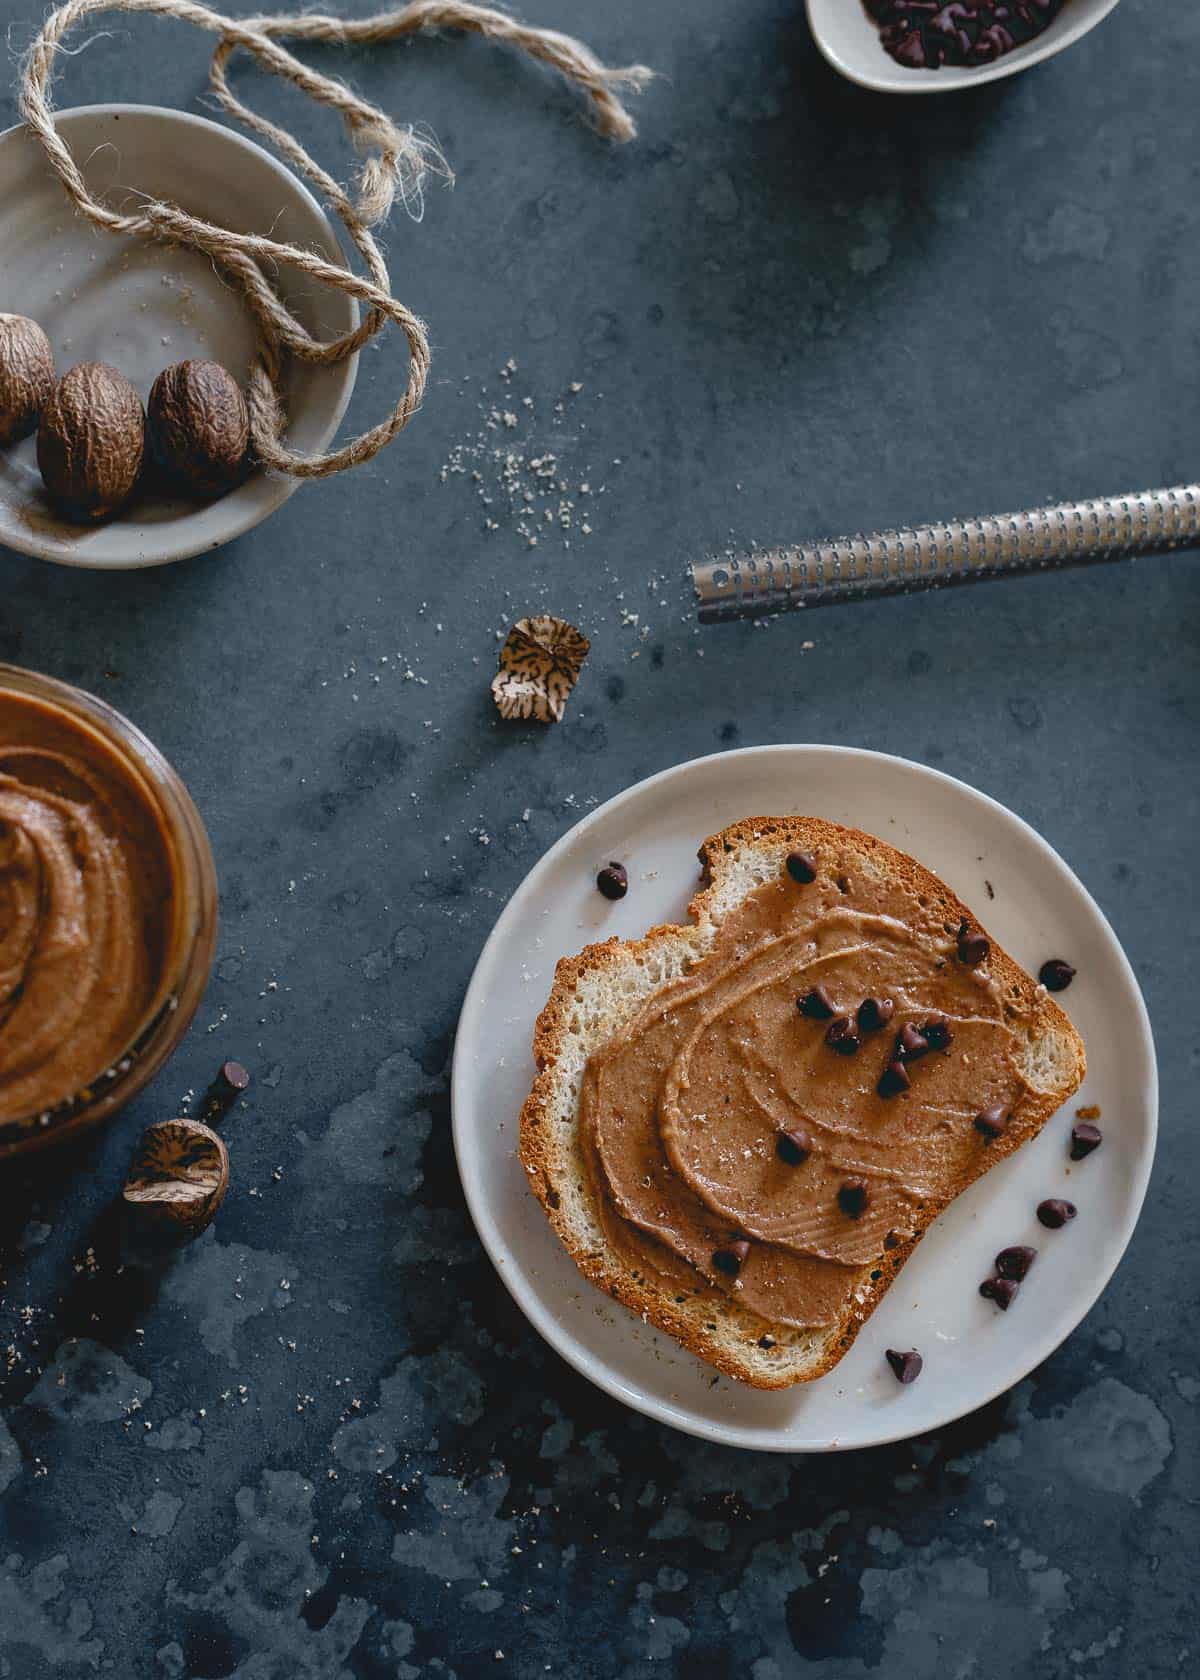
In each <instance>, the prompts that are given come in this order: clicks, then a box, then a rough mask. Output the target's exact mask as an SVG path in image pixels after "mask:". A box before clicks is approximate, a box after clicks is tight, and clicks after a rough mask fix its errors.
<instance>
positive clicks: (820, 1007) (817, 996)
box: [796, 986, 837, 1021]
mask: <svg viewBox="0 0 1200 1680" xmlns="http://www.w3.org/2000/svg"><path fill="white" fill-rule="evenodd" d="M796 1008H797V1009H798V1010H799V1011H800V1013H801V1015H807V1016H808V1018H809V1020H810V1021H828V1019H829V1017H830V1016H831V1015H836V1014H837V1004H836V1003H834V1001H833V999H832V998H831V997H830V995H829V993H828V992H827V991H826V990H825V988H824V986H814V987H813V989H812V991H811V992H805V994H804V996H803V997H799V998H797V999H796Z"/></svg>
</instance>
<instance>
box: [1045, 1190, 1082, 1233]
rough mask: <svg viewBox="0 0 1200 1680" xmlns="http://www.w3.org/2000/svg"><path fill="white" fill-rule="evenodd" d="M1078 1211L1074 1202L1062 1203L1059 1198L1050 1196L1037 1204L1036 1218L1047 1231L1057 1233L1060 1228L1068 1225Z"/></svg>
mask: <svg viewBox="0 0 1200 1680" xmlns="http://www.w3.org/2000/svg"><path fill="white" fill-rule="evenodd" d="M1078 1211H1079V1210H1078V1208H1077V1207H1076V1206H1075V1203H1074V1202H1064V1201H1063V1199H1062V1198H1061V1196H1050V1197H1048V1198H1047V1200H1046V1201H1044V1202H1039V1203H1038V1207H1037V1216H1038V1218H1039V1219H1040V1220H1041V1222H1042V1224H1043V1225H1045V1226H1046V1228H1047V1230H1050V1231H1057V1230H1059V1228H1060V1227H1061V1226H1063V1225H1069V1224H1070V1222H1071V1220H1072V1219H1074V1217H1075V1215H1076V1213H1078Z"/></svg>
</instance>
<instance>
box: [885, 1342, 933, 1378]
mask: <svg viewBox="0 0 1200 1680" xmlns="http://www.w3.org/2000/svg"><path fill="white" fill-rule="evenodd" d="M884 1357H885V1358H886V1360H887V1362H888V1364H889V1365H890V1366H891V1367H892V1371H893V1373H894V1374H895V1378H896V1381H897V1382H901V1383H910V1382H916V1380H917V1378H918V1377H919V1376H920V1375H921V1369H922V1367H923V1366H924V1364H925V1361H924V1360H923V1359H922V1358H921V1355H920V1354H919V1353H918V1352H917V1350H916V1348H909V1350H908V1352H907V1353H901V1351H900V1350H899V1348H888V1349H886V1351H885V1354H884Z"/></svg>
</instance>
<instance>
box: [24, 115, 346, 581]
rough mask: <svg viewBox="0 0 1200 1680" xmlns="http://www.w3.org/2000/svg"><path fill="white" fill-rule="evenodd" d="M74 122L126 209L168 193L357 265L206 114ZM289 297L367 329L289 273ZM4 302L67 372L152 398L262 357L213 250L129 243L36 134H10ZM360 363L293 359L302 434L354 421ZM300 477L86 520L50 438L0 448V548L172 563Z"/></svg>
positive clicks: (320, 221) (300, 196)
mask: <svg viewBox="0 0 1200 1680" xmlns="http://www.w3.org/2000/svg"><path fill="white" fill-rule="evenodd" d="M57 127H58V129H59V132H60V133H61V134H62V136H63V138H64V139H65V140H66V141H67V143H68V144H69V145H70V147H71V149H72V151H73V153H74V155H75V158H76V160H77V162H78V163H79V165H80V167H81V168H82V169H83V173H84V178H85V179H86V181H87V183H88V185H89V187H90V188H91V190H92V191H93V193H96V194H100V193H103V194H104V195H105V196H106V197H107V199H108V201H109V202H110V203H112V204H114V205H117V206H120V205H121V204H122V203H126V202H129V203H132V202H134V201H136V199H137V198H138V197H140V196H142V195H151V196H155V197H159V198H164V199H169V200H171V201H172V202H174V203H176V204H179V205H182V207H183V208H184V209H185V210H191V211H193V212H195V213H196V214H197V215H200V216H204V217H206V218H208V219H209V220H211V221H215V222H221V223H222V224H223V225H224V226H226V227H231V228H234V229H235V230H237V231H239V232H259V233H261V232H263V231H264V230H265V231H269V232H270V233H271V234H272V235H273V236H274V237H275V238H277V239H280V240H285V241H288V242H289V243H292V244H296V245H303V246H307V247H309V248H310V249H312V250H315V251H319V252H320V253H321V254H322V255H323V256H325V257H328V258H329V259H331V260H332V261H335V262H339V263H340V262H344V260H345V259H344V257H343V255H342V251H341V248H340V246H339V244H338V241H337V236H336V235H335V233H334V231H333V228H332V226H331V224H330V221H329V218H328V217H327V216H326V214H325V212H324V211H323V210H322V209H321V206H320V205H319V204H318V203H317V201H316V199H315V198H314V197H313V196H312V194H311V193H310V192H309V191H308V189H307V188H306V187H305V186H303V185H302V184H301V182H300V181H298V180H297V179H296V177H295V176H294V175H293V174H292V173H291V172H290V171H289V170H287V169H285V168H284V167H283V165H282V164H281V163H277V162H276V160H275V159H274V158H272V157H271V156H269V154H268V153H266V152H264V151H263V149H262V148H261V146H256V145H255V144H254V143H253V142H252V141H250V140H246V139H244V138H243V137H242V136H241V135H239V134H234V133H233V132H232V131H231V130H230V129H227V128H222V127H220V126H219V125H218V124H217V123H213V122H209V121H207V119H206V118H204V117H194V116H190V115H188V114H186V113H184V112H181V111H166V110H160V109H159V108H158V107H157V106H153V105H85V106H80V107H78V108H77V109H75V110H70V111H64V112H62V113H61V115H60V116H59V117H58V118H57ZM281 283H282V288H283V292H284V296H285V297H286V298H287V301H288V303H289V304H290V306H291V308H292V309H293V310H294V312H295V314H296V315H297V317H298V318H299V319H300V320H301V321H303V323H304V325H305V326H306V327H307V328H308V330H309V331H310V332H311V333H312V334H313V335H314V337H317V338H322V339H328V338H332V337H335V336H336V335H338V334H340V333H344V332H347V331H350V330H351V329H352V328H353V327H354V326H355V325H356V323H357V320H358V309H357V305H356V304H355V303H354V301H353V299H351V298H348V297H346V296H345V294H343V293H340V292H338V293H335V292H332V291H329V290H328V289H326V288H324V287H318V286H314V285H313V284H312V282H311V281H309V280H307V279H305V278H304V277H303V276H301V275H299V274H298V273H295V272H293V273H291V274H289V273H288V272H287V271H284V272H283V273H282V275H281ZM0 309H3V310H6V311H7V312H8V313H10V314H14V315H29V316H31V317H32V318H33V319H34V320H35V321H38V322H39V323H40V324H41V326H42V327H43V328H44V330H45V331H46V333H47V334H48V336H49V338H50V342H51V344H52V345H53V347H54V356H55V363H56V365H57V368H58V371H59V373H60V374H63V373H65V372H66V370H67V369H68V368H69V367H71V366H72V365H73V364H74V363H75V362H87V361H102V362H111V363H112V364H113V366H114V367H117V368H119V369H120V370H121V372H122V373H123V374H124V375H125V376H126V378H127V379H129V380H131V381H132V383H133V384H134V386H135V387H136V388H137V390H138V393H139V394H140V396H141V398H142V400H143V402H144V401H145V399H146V397H147V395H148V393H149V390H150V386H151V385H152V384H153V382H154V379H155V377H156V376H157V375H158V374H159V373H160V372H161V371H162V369H163V368H165V367H169V366H170V365H171V363H172V362H180V361H183V360H184V359H185V358H186V357H188V356H197V357H204V358H207V359H209V360H212V361H216V362H221V363H222V364H223V365H224V366H225V367H227V368H228V369H229V371H230V372H231V373H232V374H233V375H234V376H235V378H237V379H238V380H239V381H241V382H243V383H244V381H245V376H246V372H247V370H248V369H249V367H250V364H251V362H252V360H253V358H254V355H255V346H256V338H255V332H254V328H253V324H252V322H251V320H250V317H249V314H248V313H247V311H246V309H245V306H244V305H243V304H242V303H241V301H240V300H239V298H238V297H237V295H236V294H235V293H234V291H233V290H232V289H231V287H230V286H229V284H228V282H226V281H224V280H222V279H221V277H220V276H219V275H218V274H217V273H216V271H215V270H214V268H213V265H212V263H211V262H210V261H209V260H208V258H207V257H204V256H202V255H201V254H200V253H198V252H195V251H184V250H179V249H172V248H171V247H169V246H166V245H158V244H148V243H146V242H144V241H142V240H138V239H124V238H118V237H117V236H116V235H114V234H111V233H106V232H104V231H102V230H100V229H97V228H94V227H93V226H92V225H91V223H90V222H88V221H86V220H85V218H84V217H83V216H82V215H80V214H78V213H77V212H76V211H74V210H73V209H72V207H71V205H70V203H69V202H68V200H67V197H66V195H65V193H64V192H63V189H62V187H61V185H60V184H59V181H58V178H57V176H55V175H54V174H53V172H52V171H51V169H50V166H49V165H48V163H47V162H46V160H45V157H44V155H43V153H42V150H41V147H40V146H39V145H38V143H37V141H36V140H34V139H33V137H32V136H31V135H30V134H29V133H28V131H27V130H26V129H24V128H22V127H18V128H10V129H8V130H7V131H6V132H5V133H4V134H0ZM356 372H357V357H349V358H347V360H345V361H343V362H339V363H337V364H336V365H335V366H332V367H308V366H305V367H302V368H300V367H297V366H295V364H293V365H292V367H291V370H290V373H289V385H288V390H287V409H288V417H289V427H288V432H287V437H288V441H289V443H290V444H292V445H293V446H295V447H296V448H298V449H301V450H304V451H307V452H311V453H316V452H319V451H321V450H323V449H324V448H326V447H327V445H328V444H329V442H330V440H331V439H332V437H333V435H334V433H335V432H336V431H337V428H338V425H339V423H340V421H341V418H342V415H343V414H344V413H345V410H346V404H347V403H348V402H349V401H350V393H351V391H352V390H353V389H354V379H355V374H356ZM299 482H300V481H299V480H298V479H294V478H285V477H282V476H277V475H274V474H268V473H264V472H257V473H255V474H254V475H253V476H252V477H251V478H250V479H248V480H247V482H246V483H245V484H243V485H240V486H239V487H238V488H237V489H236V490H234V491H232V492H231V493H230V494H229V495H227V496H223V497H221V498H220V500H218V501H215V502H208V503H197V502H190V501H184V500H177V499H174V498H167V497H164V496H158V495H155V496H149V495H146V496H144V495H141V494H139V495H138V496H137V497H135V499H134V500H133V502H131V503H130V505H129V507H128V508H127V509H126V510H125V512H124V513H122V514H121V515H120V516H119V517H118V518H116V519H114V520H111V521H109V522H108V523H107V524H104V525H99V526H96V527H87V526H81V525H72V524H69V523H67V522H66V521H64V520H62V519H61V518H59V517H58V515H57V514H56V513H55V511H54V508H53V507H52V506H51V504H50V502H49V501H48V499H47V497H46V494H45V491H44V489H43V487H42V481H41V476H40V474H39V473H38V469H37V457H36V452H35V446H34V439H33V438H27V439H25V441H24V442H23V443H20V444H18V445H17V446H16V447H15V448H13V449H9V450H4V451H0V543H2V544H7V546H8V547H9V548H15V549H19V550H20V551H21V552H22V553H24V554H35V555H38V556H40V557H41V558H42V559H44V560H56V561H58V562H59V563H60V564H62V565H67V566H93V567H102V568H105V567H106V568H124V567H135V566H161V565H164V564H165V563H166V562H168V561H170V560H182V559H185V558H186V557H187V556H188V555H192V554H200V553H202V552H203V551H205V550H207V549H212V548H219V547H220V546H221V544H222V543H227V542H231V541H232V540H233V538H234V537H239V536H241V535H242V534H243V532H245V531H248V530H250V529H251V527H252V526H255V525H257V524H258V523H259V522H260V520H263V519H265V518H266V517H267V515H268V514H271V513H273V512H274V511H275V509H276V508H277V507H279V506H280V505H281V504H282V503H283V502H285V501H286V500H287V498H288V497H289V496H290V495H291V494H292V492H293V491H294V490H296V489H297V488H298V487H299Z"/></svg>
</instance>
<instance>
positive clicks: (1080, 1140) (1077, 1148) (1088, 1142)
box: [1071, 1120, 1104, 1161]
mask: <svg viewBox="0 0 1200 1680" xmlns="http://www.w3.org/2000/svg"><path fill="white" fill-rule="evenodd" d="M1103 1142H1104V1133H1103V1132H1102V1131H1101V1130H1100V1128H1099V1126H1093V1125H1092V1122H1091V1121H1090V1120H1078V1121H1076V1123H1075V1125H1073V1126H1072V1127H1071V1159H1072V1161H1082V1160H1083V1159H1084V1157H1085V1156H1087V1155H1090V1154H1091V1153H1092V1150H1093V1149H1099V1147H1100V1145H1101V1144H1102V1143H1103Z"/></svg>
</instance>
